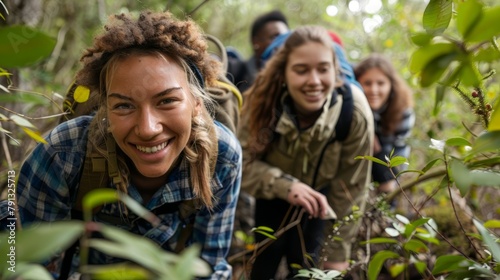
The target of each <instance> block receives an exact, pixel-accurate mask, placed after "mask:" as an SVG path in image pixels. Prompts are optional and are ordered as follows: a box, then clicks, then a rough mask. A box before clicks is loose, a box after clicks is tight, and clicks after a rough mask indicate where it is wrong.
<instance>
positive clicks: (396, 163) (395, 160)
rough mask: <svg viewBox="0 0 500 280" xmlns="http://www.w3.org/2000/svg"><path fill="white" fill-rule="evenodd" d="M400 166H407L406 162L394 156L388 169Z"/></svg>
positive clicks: (400, 157) (402, 158)
mask: <svg viewBox="0 0 500 280" xmlns="http://www.w3.org/2000/svg"><path fill="white" fill-rule="evenodd" d="M401 164H408V160H407V159H406V158H405V157H402V156H395V157H393V158H391V160H390V164H389V166H390V167H395V166H400V165H401Z"/></svg>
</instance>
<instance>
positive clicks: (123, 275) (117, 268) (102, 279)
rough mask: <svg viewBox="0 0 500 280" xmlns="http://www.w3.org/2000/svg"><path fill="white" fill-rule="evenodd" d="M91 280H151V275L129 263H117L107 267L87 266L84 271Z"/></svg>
mask: <svg viewBox="0 0 500 280" xmlns="http://www.w3.org/2000/svg"><path fill="white" fill-rule="evenodd" d="M85 271H86V272H88V273H89V274H90V275H92V279H95V280H108V279H109V280H111V279H116V280H119V279H131V280H134V279H137V280H139V279H141V280H142V279H152V278H154V277H153V275H151V273H150V272H149V271H147V270H146V269H144V268H141V267H138V266H133V265H131V264H129V263H117V264H108V265H95V266H88V267H87V269H86V270H85Z"/></svg>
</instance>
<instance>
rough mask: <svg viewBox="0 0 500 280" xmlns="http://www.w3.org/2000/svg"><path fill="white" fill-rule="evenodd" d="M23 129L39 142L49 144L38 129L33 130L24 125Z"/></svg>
mask: <svg viewBox="0 0 500 280" xmlns="http://www.w3.org/2000/svg"><path fill="white" fill-rule="evenodd" d="M22 129H23V131H24V132H25V133H26V134H28V136H29V137H31V139H33V140H35V141H36V142H38V143H43V144H47V141H45V139H43V137H42V135H40V133H39V132H38V131H33V130H31V129H29V128H27V127H22Z"/></svg>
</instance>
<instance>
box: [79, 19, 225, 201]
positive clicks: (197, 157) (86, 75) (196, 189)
mask: <svg viewBox="0 0 500 280" xmlns="http://www.w3.org/2000/svg"><path fill="white" fill-rule="evenodd" d="M207 49H208V44H207V42H206V40H205V37H204V34H203V33H202V32H201V29H199V27H198V26H197V25H196V24H195V23H194V22H192V21H191V20H185V21H181V20H177V19H175V18H174V17H173V15H172V14H170V13H168V12H161V13H155V12H151V11H144V12H142V13H140V14H139V16H138V17H137V18H134V17H132V16H131V15H128V14H119V15H113V16H111V17H110V19H109V22H108V23H107V24H106V25H105V26H104V31H103V33H101V34H99V35H98V36H96V37H95V39H94V44H93V46H92V47H90V48H88V49H87V50H86V51H85V52H84V53H83V55H82V57H81V59H80V60H81V62H82V63H83V67H82V69H81V70H80V71H79V72H78V73H77V75H76V83H77V84H79V85H84V86H86V87H88V88H89V89H90V92H91V96H92V97H93V98H96V99H97V101H96V104H98V110H97V113H96V116H95V117H94V119H93V120H92V122H91V124H90V134H89V139H91V141H93V145H94V147H95V148H96V150H98V151H100V152H101V153H102V154H103V156H105V157H107V153H106V141H107V139H108V138H109V137H112V135H111V134H110V133H109V131H108V123H107V121H106V115H107V105H106V89H107V84H108V83H107V80H108V79H109V77H110V75H112V72H113V71H114V70H113V69H114V68H115V67H114V65H115V64H116V63H117V62H118V61H120V60H121V59H123V58H124V57H127V56H129V55H134V54H139V55H153V56H157V57H158V58H159V59H161V57H162V56H168V57H170V58H173V59H174V60H175V61H176V62H177V63H178V64H179V65H180V66H181V67H182V68H183V69H184V70H185V72H186V78H187V80H188V84H189V90H190V92H191V94H192V95H193V97H194V99H195V100H199V101H200V102H201V103H202V104H204V105H205V106H202V107H203V108H204V109H203V110H202V114H201V118H196V117H195V118H193V120H192V122H193V123H192V130H191V135H190V138H189V141H188V144H187V146H186V147H185V149H184V151H183V154H181V156H185V158H186V160H187V162H188V164H189V169H190V173H191V176H190V178H191V184H192V188H193V193H194V194H195V196H196V197H200V198H201V200H202V202H203V204H204V205H205V206H207V207H208V208H211V207H212V206H213V201H212V200H213V194H212V190H211V188H210V180H211V178H212V176H213V170H214V166H215V161H216V158H217V137H216V129H215V124H214V122H213V120H212V117H211V115H210V108H211V106H213V101H212V100H211V99H210V97H208V95H207V94H206V92H205V91H204V89H203V88H202V86H201V84H202V83H206V84H208V85H215V84H216V80H217V77H218V75H219V74H220V72H219V71H220V69H221V67H220V63H219V62H218V61H216V60H215V59H213V58H212V57H211V56H210V55H209V53H208V51H207ZM195 72H198V73H195ZM200 74H201V76H202V77H203V78H204V80H203V82H202V81H200V80H199V79H200ZM207 108H208V109H207ZM118 165H119V169H120V171H121V178H122V183H121V184H119V185H118V189H119V190H121V191H123V192H125V193H126V192H127V185H128V181H129V179H128V176H129V168H128V166H127V164H126V156H125V154H124V153H123V152H119V153H118Z"/></svg>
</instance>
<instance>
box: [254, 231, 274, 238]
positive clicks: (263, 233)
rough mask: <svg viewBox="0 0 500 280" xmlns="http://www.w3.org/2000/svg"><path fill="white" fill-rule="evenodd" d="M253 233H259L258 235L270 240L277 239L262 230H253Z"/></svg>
mask: <svg viewBox="0 0 500 280" xmlns="http://www.w3.org/2000/svg"><path fill="white" fill-rule="evenodd" d="M254 232H255V233H260V234H262V235H264V236H265V237H267V238H270V239H272V240H276V239H277V238H276V236H274V235H272V234H269V233H267V232H265V231H262V230H255V231H254Z"/></svg>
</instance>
